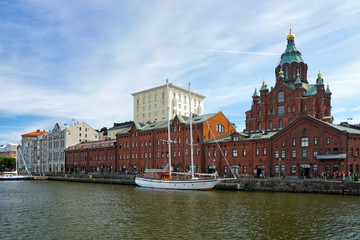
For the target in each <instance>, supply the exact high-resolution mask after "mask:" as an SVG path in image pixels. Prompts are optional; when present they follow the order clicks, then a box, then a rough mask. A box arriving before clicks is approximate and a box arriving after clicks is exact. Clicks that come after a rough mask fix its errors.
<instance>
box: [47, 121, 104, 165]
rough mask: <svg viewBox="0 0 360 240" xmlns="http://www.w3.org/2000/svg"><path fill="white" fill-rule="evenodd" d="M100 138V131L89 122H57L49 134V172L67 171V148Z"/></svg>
mask: <svg viewBox="0 0 360 240" xmlns="http://www.w3.org/2000/svg"><path fill="white" fill-rule="evenodd" d="M97 140H99V133H98V132H97V131H96V130H94V129H93V128H92V127H90V126H89V125H88V124H86V123H84V122H81V123H77V124H74V125H66V124H64V125H60V124H58V123H56V124H55V126H54V128H53V130H52V131H50V132H49V133H48V136H47V156H48V169H47V171H49V172H65V149H66V148H67V147H69V146H73V145H76V144H78V143H82V142H89V141H97Z"/></svg>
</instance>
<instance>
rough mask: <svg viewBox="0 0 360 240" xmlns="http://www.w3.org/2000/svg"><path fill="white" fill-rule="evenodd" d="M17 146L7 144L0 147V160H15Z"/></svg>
mask: <svg viewBox="0 0 360 240" xmlns="http://www.w3.org/2000/svg"><path fill="white" fill-rule="evenodd" d="M17 146H18V144H14V143H8V144H6V145H3V146H0V158H16V148H17Z"/></svg>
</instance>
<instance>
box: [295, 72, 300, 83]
mask: <svg viewBox="0 0 360 240" xmlns="http://www.w3.org/2000/svg"><path fill="white" fill-rule="evenodd" d="M299 83H300V84H301V81H300V73H299V70H298V73H297V75H296V80H295V83H294V84H299Z"/></svg>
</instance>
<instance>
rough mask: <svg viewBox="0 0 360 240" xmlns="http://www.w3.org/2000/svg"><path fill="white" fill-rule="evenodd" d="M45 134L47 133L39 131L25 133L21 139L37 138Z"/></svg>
mask: <svg viewBox="0 0 360 240" xmlns="http://www.w3.org/2000/svg"><path fill="white" fill-rule="evenodd" d="M42 133H43V134H46V133H47V132H46V131H45V130H43V131H40V130H39V129H38V130H36V131H35V132H30V133H25V134H23V135H21V136H22V137H37V136H39V135H40V134H42Z"/></svg>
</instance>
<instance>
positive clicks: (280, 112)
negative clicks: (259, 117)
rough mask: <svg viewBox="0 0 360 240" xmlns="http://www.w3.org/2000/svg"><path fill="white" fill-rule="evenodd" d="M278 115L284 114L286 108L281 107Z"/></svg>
mask: <svg viewBox="0 0 360 240" xmlns="http://www.w3.org/2000/svg"><path fill="white" fill-rule="evenodd" d="M278 114H279V115H280V114H284V106H279V108H278Z"/></svg>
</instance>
